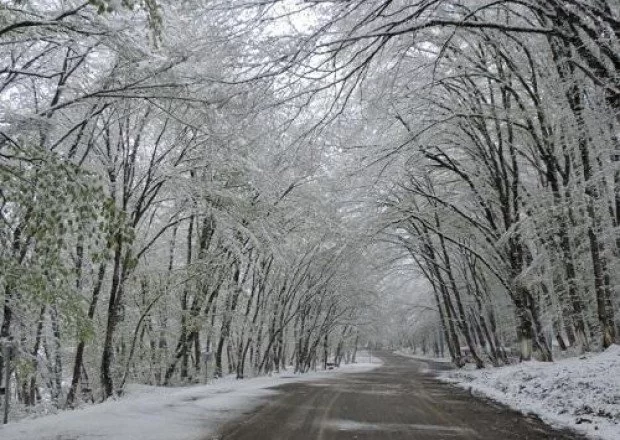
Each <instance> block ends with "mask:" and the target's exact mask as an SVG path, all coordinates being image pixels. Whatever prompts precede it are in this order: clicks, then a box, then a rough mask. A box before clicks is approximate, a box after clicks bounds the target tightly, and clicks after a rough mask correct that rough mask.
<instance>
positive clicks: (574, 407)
mask: <svg viewBox="0 0 620 440" xmlns="http://www.w3.org/2000/svg"><path fill="white" fill-rule="evenodd" d="M439 378H440V379H442V380H444V381H446V382H450V383H454V384H456V385H458V386H461V387H463V388H466V389H469V390H470V391H471V392H472V393H475V394H481V395H484V396H487V397H490V398H491V399H493V400H496V401H498V402H501V403H504V404H506V405H508V406H510V407H512V408H515V409H517V410H519V411H521V412H523V413H526V414H531V413H534V414H536V415H537V416H538V417H540V418H541V419H542V420H543V421H544V422H546V423H548V424H550V425H553V426H556V427H568V428H571V429H573V430H575V431H577V432H580V433H583V434H586V435H588V436H589V437H591V438H599V439H605V440H618V439H620V346H618V345H613V346H612V347H610V348H608V349H607V350H606V351H604V352H602V353H598V354H590V355H586V356H582V357H579V358H569V359H563V360H559V361H557V362H554V363H544V362H536V361H531V362H524V363H521V364H518V365H511V366H506V367H500V368H487V369H484V370H477V371H472V370H451V371H449V372H445V373H442V374H440V376H439Z"/></svg>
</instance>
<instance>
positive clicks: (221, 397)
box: [0, 353, 381, 440]
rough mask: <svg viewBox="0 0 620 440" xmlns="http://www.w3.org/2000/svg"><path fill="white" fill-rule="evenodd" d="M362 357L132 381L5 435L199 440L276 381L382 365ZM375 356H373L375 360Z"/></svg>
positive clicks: (43, 439) (11, 438)
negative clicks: (289, 369) (209, 378)
mask: <svg viewBox="0 0 620 440" xmlns="http://www.w3.org/2000/svg"><path fill="white" fill-rule="evenodd" d="M359 360H360V363H357V364H349V365H343V366H342V367H340V368H337V369H334V370H330V371H323V372H313V373H308V374H303V375H294V374H292V373H282V374H280V375H277V376H275V375H274V376H271V377H258V378H253V379H246V380H235V379H234V378H224V379H221V380H218V381H216V382H214V383H212V384H209V385H199V386H190V387H183V388H161V387H150V386H142V385H141V386H136V385H133V386H130V387H129V388H128V392H127V394H126V395H125V396H124V397H123V398H121V399H118V400H115V401H107V402H105V403H102V404H100V405H92V406H89V407H86V408H83V409H79V410H75V411H64V412H61V413H59V414H55V415H50V416H44V417H40V418H37V419H24V420H21V421H19V422H16V423H11V424H9V425H5V426H2V427H0V438H1V439H2V440H34V439H36V440H77V439H79V440H95V439H96V440H141V439H149V440H170V439H175V440H197V439H204V438H207V436H208V435H211V434H214V433H215V432H216V431H217V429H218V428H219V427H220V426H221V425H222V424H223V423H225V422H227V421H229V420H232V419H234V418H235V417H239V416H241V415H243V413H245V412H249V411H251V410H252V409H254V408H255V407H256V406H258V405H259V404H260V403H261V402H263V401H264V399H265V398H266V397H269V396H271V395H273V394H276V393H277V391H275V390H273V389H271V388H272V387H274V386H277V385H282V384H285V383H291V382H301V381H313V380H319V379H324V378H328V377H337V375H339V374H343V373H351V372H353V373H357V372H363V371H369V370H372V369H373V368H376V367H378V366H379V365H381V361H380V360H379V359H378V358H375V357H369V356H368V355H364V354H363V353H361V354H360V356H359ZM369 361H371V362H369Z"/></svg>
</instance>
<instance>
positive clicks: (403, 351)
mask: <svg viewBox="0 0 620 440" xmlns="http://www.w3.org/2000/svg"><path fill="white" fill-rule="evenodd" d="M394 354H397V355H399V356H404V357H408V358H411V359H420V360H423V361H433V362H437V363H442V364H449V363H451V362H452V359H450V358H449V357H433V356H426V355H423V354H415V353H414V352H413V351H411V350H407V349H400V350H397V351H395V352H394Z"/></svg>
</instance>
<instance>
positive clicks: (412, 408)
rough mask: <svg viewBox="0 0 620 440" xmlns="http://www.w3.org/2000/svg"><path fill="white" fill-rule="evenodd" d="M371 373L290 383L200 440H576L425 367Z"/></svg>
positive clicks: (409, 362) (392, 364) (389, 361)
mask: <svg viewBox="0 0 620 440" xmlns="http://www.w3.org/2000/svg"><path fill="white" fill-rule="evenodd" d="M379 357H380V358H381V359H382V360H383V362H384V364H383V365H382V366H381V367H379V368H377V369H375V370H373V371H369V372H365V373H353V374H345V375H341V376H339V377H337V378H330V379H324V380H320V381H317V382H308V383H292V384H287V385H282V386H279V387H277V388H276V389H277V390H279V391H280V393H279V394H278V395H276V396H274V397H273V398H271V400H269V401H268V402H267V403H266V404H265V405H263V406H262V407H260V408H258V409H257V410H256V411H254V412H252V413H251V414H248V415H245V416H244V417H243V418H240V419H238V420H236V421H233V422H231V423H229V424H227V425H226V426H224V427H223V429H222V430H221V431H220V432H219V433H218V434H217V435H216V436H214V437H213V436H211V437H209V438H208V439H205V440H344V439H347V440H351V439H355V440H405V439H407V440H411V439H415V440H438V439H450V440H461V439H467V440H470V439H471V440H473V439H476V440H511V439H515V440H517V439H518V440H543V439H544V440H550V439H563V440H564V439H581V438H582V437H580V436H578V435H576V434H573V433H571V432H567V431H566V432H565V431H555V430H553V429H551V428H549V427H548V426H546V425H544V424H543V423H542V422H540V421H539V420H537V419H535V418H530V417H526V416H523V415H521V414H519V413H517V412H515V411H512V410H509V409H507V408H506V407H504V406H501V405H498V404H495V403H492V402H488V401H485V400H481V399H477V398H474V397H472V396H471V395H470V394H469V393H468V392H467V391H465V390H461V389H459V388H455V387H453V386H451V385H446V384H443V383H440V382H438V381H437V380H435V379H433V377H432V375H430V374H427V373H425V371H427V370H428V364H427V363H426V362H424V361H418V360H414V359H410V358H404V357H401V356H397V355H394V354H390V353H382V354H379Z"/></svg>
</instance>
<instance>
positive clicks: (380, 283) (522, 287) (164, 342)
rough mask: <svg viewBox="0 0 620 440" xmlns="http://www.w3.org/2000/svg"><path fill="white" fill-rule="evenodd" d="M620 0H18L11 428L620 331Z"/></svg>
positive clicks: (9, 165) (1, 114) (566, 346)
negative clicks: (392, 353)
mask: <svg viewBox="0 0 620 440" xmlns="http://www.w3.org/2000/svg"><path fill="white" fill-rule="evenodd" d="M619 70H620V3H619V1H618V0H546V1H544V2H541V1H538V0H346V1H345V0H306V1H304V0H90V1H83V0H1V1H0V298H1V299H2V312H0V377H1V378H0V391H1V393H0V394H2V396H0V397H2V399H1V400H2V402H1V403H0V406H1V407H2V409H3V414H4V422H5V423H6V422H7V420H8V419H10V418H11V417H18V415H19V414H27V413H30V412H36V411H38V409H37V408H39V407H40V406H42V405H43V406H46V407H50V406H51V407H54V408H57V409H65V408H74V407H77V406H79V405H81V404H83V403H85V402H100V401H103V400H106V399H109V398H116V397H117V396H119V395H122V393H123V390H124V389H125V386H126V385H127V384H129V383H141V384H150V385H160V386H177V385H187V384H196V383H205V382H207V381H211V380H213V379H214V378H220V377H224V376H228V375H235V377H236V378H238V379H243V378H247V377H253V376H259V375H265V374H270V373H274V372H280V371H281V370H290V371H291V372H294V373H304V372H308V371H309V370H313V369H316V368H326V366H327V364H328V363H330V364H332V363H333V364H337V365H339V364H341V363H350V362H355V361H356V353H357V351H358V349H360V350H361V349H362V348H368V347H378V346H383V347H394V348H398V347H401V348H402V347H407V348H422V349H423V350H424V352H425V353H426V352H427V351H428V352H429V353H430V352H434V353H435V354H439V353H440V352H441V353H444V350H445V353H446V354H447V355H448V356H449V357H450V358H451V360H452V362H453V364H454V365H455V366H457V367H461V366H463V365H465V363H473V364H475V365H476V366H477V367H478V368H485V367H491V366H500V365H506V364H509V363H514V362H518V361H526V360H530V359H532V358H534V359H537V360H540V361H545V362H547V361H548V362H552V361H553V360H554V358H555V356H556V354H557V353H563V352H570V353H576V354H582V353H586V352H597V351H601V350H603V349H605V348H608V347H610V346H612V345H613V344H616V343H618V342H619V340H620V293H619V290H620V75H619Z"/></svg>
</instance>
